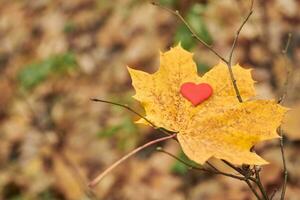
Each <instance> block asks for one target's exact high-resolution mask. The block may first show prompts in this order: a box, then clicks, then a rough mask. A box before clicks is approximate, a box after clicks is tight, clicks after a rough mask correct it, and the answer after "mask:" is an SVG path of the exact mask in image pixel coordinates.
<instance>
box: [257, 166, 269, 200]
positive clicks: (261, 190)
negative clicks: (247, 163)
mask: <svg viewBox="0 0 300 200" xmlns="http://www.w3.org/2000/svg"><path fill="white" fill-rule="evenodd" d="M255 168H257V166H255ZM259 173H260V169H255V180H256V185H257V186H258V188H259V190H260V192H261V193H262V195H263V197H264V199H265V200H269V196H268V194H267V192H266V190H265V188H264V186H263V185H262V183H261V179H260V175H259Z"/></svg>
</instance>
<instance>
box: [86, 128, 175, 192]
mask: <svg viewBox="0 0 300 200" xmlns="http://www.w3.org/2000/svg"><path fill="white" fill-rule="evenodd" d="M174 137H176V133H174V134H172V135H169V136H166V137H162V138H159V139H156V140H152V141H150V142H148V143H146V144H144V145H142V146H140V147H138V148H136V149H134V150H133V151H131V152H130V153H128V154H127V155H125V156H123V157H122V158H121V159H119V160H118V161H116V162H115V163H114V164H112V165H111V166H110V167H108V168H107V169H106V170H105V171H104V172H102V173H101V174H99V175H98V176H97V177H96V178H95V179H94V180H92V181H91V182H90V183H89V187H94V186H95V185H97V184H98V183H99V181H101V180H102V179H103V178H104V177H105V176H106V175H107V174H108V173H110V172H111V171H112V170H113V169H114V168H116V167H117V166H119V165H120V164H121V163H123V162H124V161H126V160H127V159H128V158H130V157H131V156H133V155H134V154H136V153H137V152H139V151H141V150H143V149H145V148H147V147H149V146H151V145H153V144H157V143H159V142H162V141H165V140H168V139H171V138H174Z"/></svg>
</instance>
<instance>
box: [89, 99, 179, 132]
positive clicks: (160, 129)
mask: <svg viewBox="0 0 300 200" xmlns="http://www.w3.org/2000/svg"><path fill="white" fill-rule="evenodd" d="M91 101H95V102H101V103H107V104H112V105H115V106H120V107H122V108H125V109H127V110H129V111H130V112H132V113H134V114H136V115H137V116H139V117H141V118H142V119H144V120H145V121H147V122H148V123H149V124H150V125H151V126H152V127H153V128H155V129H157V130H158V131H160V132H162V133H164V134H167V135H171V134H173V133H177V132H173V131H169V130H166V129H162V128H160V127H157V126H155V124H154V123H152V122H151V121H150V120H148V119H147V118H146V117H144V116H143V115H141V114H140V113H138V112H137V111H135V110H134V109H132V108H130V107H129V106H127V105H124V104H120V103H116V102H112V101H107V100H103V99H96V98H91Z"/></svg>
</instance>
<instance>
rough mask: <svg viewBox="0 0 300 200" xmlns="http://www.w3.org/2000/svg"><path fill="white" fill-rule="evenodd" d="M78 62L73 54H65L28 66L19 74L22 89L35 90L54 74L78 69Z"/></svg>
mask: <svg viewBox="0 0 300 200" xmlns="http://www.w3.org/2000/svg"><path fill="white" fill-rule="evenodd" d="M76 65H77V64H76V60H75V56H74V54H73V53H70V52H68V53H65V54H62V55H55V56H52V57H50V58H47V59H45V60H43V61H41V62H38V63H33V64H29V65H26V66H25V67H24V68H22V70H21V71H20V72H19V74H18V79H19V82H20V85H21V87H22V88H24V89H26V90H29V89H33V88H34V87H35V86H37V85H38V84H39V83H41V82H43V81H44V80H45V79H46V78H47V77H48V76H50V75H52V74H61V73H65V72H67V71H68V70H70V69H74V68H75V67H76Z"/></svg>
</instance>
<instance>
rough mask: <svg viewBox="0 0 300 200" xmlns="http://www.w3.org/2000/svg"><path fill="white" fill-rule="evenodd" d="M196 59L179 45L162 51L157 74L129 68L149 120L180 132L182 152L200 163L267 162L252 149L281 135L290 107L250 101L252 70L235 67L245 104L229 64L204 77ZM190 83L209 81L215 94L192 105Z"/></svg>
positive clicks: (221, 64)
mask: <svg viewBox="0 0 300 200" xmlns="http://www.w3.org/2000/svg"><path fill="white" fill-rule="evenodd" d="M192 57H193V54H192V53H190V52H187V51H185V50H184V49H182V48H181V46H180V45H178V46H176V47H174V48H172V49H171V50H170V51H167V52H165V53H161V54H160V68H159V69H158V71H157V72H155V73H154V74H148V73H145V72H143V71H138V70H134V69H131V68H128V70H129V73H130V75H131V78H132V84H133V86H134V88H135V90H136V94H135V95H134V98H135V99H136V100H138V101H140V103H141V104H142V105H143V107H144V108H145V111H146V118H147V119H148V120H150V121H151V122H152V123H154V124H155V126H157V127H163V128H165V129H168V130H171V131H177V132H178V134H177V138H178V141H179V143H180V145H181V146H182V149H183V151H184V152H185V154H186V155H187V156H188V157H189V158H190V159H191V160H193V161H196V162H197V163H200V164H203V163H204V162H205V161H207V160H208V159H209V158H210V157H216V158H219V159H225V160H227V161H229V162H231V163H233V164H238V165H240V164H255V165H262V164H267V162H266V161H265V160H264V159H262V158H261V157H259V156H258V155H257V154H255V153H253V152H250V148H251V147H252V146H253V145H255V144H256V143H258V142H260V141H263V140H267V139H272V138H278V137H279V136H278V134H277V133H276V129H277V127H278V126H279V125H280V123H281V121H282V118H283V116H284V114H285V112H286V111H287V109H286V108H284V107H282V106H280V105H278V104H277V103H276V102H275V101H274V100H250V98H251V97H253V96H255V89H254V81H253V79H252V77H251V71H250V70H247V69H244V68H242V67H241V66H239V65H235V66H233V67H232V69H233V73H234V75H235V77H236V80H237V85H238V88H239V91H240V94H241V96H242V97H243V99H244V100H245V101H244V102H243V103H240V102H239V101H238V99H237V98H236V93H235V91H234V88H233V85H232V82H231V79H230V76H229V72H228V69H227V66H226V65H225V64H224V63H219V64H218V65H216V66H214V67H213V68H212V69H211V70H210V71H209V72H207V73H206V74H205V75H204V76H202V77H199V76H198V74H197V67H196V64H195V62H194V61H193V58H192ZM186 83H189V84H195V85H196V84H200V85H201V84H206V85H209V86H210V87H211V89H212V91H213V92H212V94H211V96H209V98H207V99H205V100H201V101H202V102H201V103H200V104H198V105H193V103H191V101H190V99H188V98H187V97H186V96H183V93H182V91H181V90H182V86H183V85H184V84H186ZM209 95H210V94H209ZM138 122H139V123H145V124H148V123H147V122H146V121H144V120H143V119H141V120H139V121H138Z"/></svg>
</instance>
